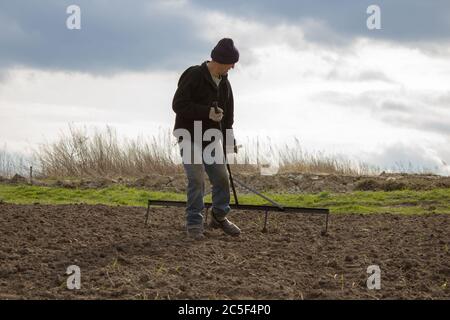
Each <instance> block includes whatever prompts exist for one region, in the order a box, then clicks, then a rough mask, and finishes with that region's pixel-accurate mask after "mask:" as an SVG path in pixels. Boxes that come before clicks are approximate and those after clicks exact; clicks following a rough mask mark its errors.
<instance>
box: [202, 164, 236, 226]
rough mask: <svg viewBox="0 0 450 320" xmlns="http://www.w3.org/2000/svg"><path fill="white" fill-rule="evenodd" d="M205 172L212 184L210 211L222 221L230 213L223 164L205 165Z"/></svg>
mask: <svg viewBox="0 0 450 320" xmlns="http://www.w3.org/2000/svg"><path fill="white" fill-rule="evenodd" d="M205 171H206V173H207V174H208V177H209V181H211V184H212V210H213V211H214V216H215V217H216V218H217V219H219V220H223V219H224V218H225V216H226V215H227V214H228V212H230V210H231V208H230V182H229V178H228V173H227V169H226V165H225V164H216V163H214V164H205Z"/></svg>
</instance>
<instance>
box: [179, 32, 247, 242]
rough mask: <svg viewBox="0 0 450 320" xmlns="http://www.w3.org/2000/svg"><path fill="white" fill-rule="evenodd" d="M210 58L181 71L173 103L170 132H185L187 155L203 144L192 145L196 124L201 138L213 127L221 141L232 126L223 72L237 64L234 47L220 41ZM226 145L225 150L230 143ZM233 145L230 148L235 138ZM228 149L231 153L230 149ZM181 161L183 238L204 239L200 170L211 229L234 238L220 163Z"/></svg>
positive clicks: (224, 173)
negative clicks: (184, 200)
mask: <svg viewBox="0 0 450 320" xmlns="http://www.w3.org/2000/svg"><path fill="white" fill-rule="evenodd" d="M211 59H212V61H205V62H203V63H202V64H201V65H199V66H198V65H197V66H192V67H189V68H188V69H187V70H185V71H184V72H183V74H182V75H181V77H180V79H179V81H178V88H177V90H176V92H175V96H174V98H173V103H172V108H173V110H174V111H175V113H176V118H175V127H174V132H175V131H176V130H177V129H186V130H187V131H189V133H190V136H191V143H192V150H193V151H195V150H197V152H201V151H203V150H204V148H205V146H206V145H207V143H205V142H202V143H201V146H198V145H195V142H194V121H201V125H202V137H203V133H204V132H205V131H206V130H208V129H211V128H215V129H222V132H223V137H224V138H225V137H226V134H225V130H227V129H232V127H233V122H234V119H233V117H234V102H233V92H232V90H231V85H230V82H229V81H228V71H229V70H230V69H232V68H234V65H235V63H237V62H238V60H239V51H238V50H237V49H236V47H235V46H234V42H233V40H232V39H229V38H224V39H222V40H220V41H219V42H218V44H217V45H216V47H214V49H213V50H212V52H211ZM215 107H216V108H217V109H216V108H215ZM216 111H218V112H216ZM226 140H227V139H226ZM179 142H181V140H179ZM225 143H226V144H227V145H229V144H230V141H225ZM233 143H235V141H234V139H233ZM233 149H234V150H235V152H236V148H235V145H234V148H233ZM199 150H200V151H199ZM181 151H182V152H183V151H184V150H181ZM182 152H181V154H182V155H183V153H182ZM184 159H185V158H184V157H183V167H184V170H185V172H186V176H187V179H188V186H187V206H186V231H187V235H188V236H189V237H191V238H194V239H196V240H200V239H203V238H204V237H205V236H204V229H203V209H204V202H203V197H204V193H205V185H204V172H205V171H206V173H207V175H208V178H209V180H210V182H211V184H212V209H211V223H210V226H211V227H212V228H216V229H222V230H223V231H224V232H225V233H226V234H228V235H232V236H237V235H239V234H240V229H239V228H238V227H237V226H236V225H235V224H234V223H232V222H230V221H229V220H228V219H227V218H226V216H227V214H228V213H229V211H230V185H229V180H228V175H227V170H226V165H225V164H224V161H221V162H220V163H216V162H214V163H212V164H208V163H206V162H205V161H204V159H203V156H201V163H195V162H193V158H191V160H192V161H184Z"/></svg>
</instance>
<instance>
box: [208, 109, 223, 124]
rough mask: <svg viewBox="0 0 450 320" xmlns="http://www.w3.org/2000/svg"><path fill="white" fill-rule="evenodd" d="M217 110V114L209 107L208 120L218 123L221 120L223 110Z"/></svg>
mask: <svg viewBox="0 0 450 320" xmlns="http://www.w3.org/2000/svg"><path fill="white" fill-rule="evenodd" d="M217 110H219V112H217V113H216V110H215V108H214V107H211V109H209V118H210V119H211V120H212V121H215V122H220V121H221V120H222V118H223V109H222V108H219V107H217Z"/></svg>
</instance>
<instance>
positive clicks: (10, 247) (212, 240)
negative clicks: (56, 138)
mask: <svg viewBox="0 0 450 320" xmlns="http://www.w3.org/2000/svg"><path fill="white" fill-rule="evenodd" d="M144 215H145V208H137V207H108V206H103V205H95V206H92V205H58V206H47V205H38V204H36V205H12V204H5V203H3V204H0V299H22V298H24V299H31V298H35V299H59V298H62V299H118V298H124V299H185V298H187V299H197V298H206V299H218V298H224V299H228V298H230V299H266V298H267V299H398V298H400V299H418V298H425V299H449V298H450V293H449V289H448V285H449V284H448V281H449V278H450V253H449V246H450V232H449V231H450V228H449V226H450V224H449V223H450V219H449V217H450V216H449V215H438V214H433V215H429V214H424V215H413V216H402V215H391V214H383V215H376V214H373V215H355V214H348V215H347V214H340V215H330V225H329V232H328V235H321V230H322V228H323V227H324V219H323V216H309V215H292V214H291V215H289V214H283V213H281V214H280V213H273V214H271V215H269V225H268V232H267V233H262V232H261V227H262V222H263V214H262V213H256V212H252V211H235V212H232V213H231V214H230V216H229V218H230V220H232V221H233V222H235V223H236V224H238V225H239V226H240V227H241V228H242V234H241V236H240V237H237V238H232V237H228V236H226V235H224V234H222V233H221V231H219V230H208V231H207V238H206V240H204V241H192V240H187V239H186V237H185V233H184V229H183V220H184V210H183V208H154V209H152V212H151V219H150V223H149V225H148V226H145V225H144ZM70 265H77V266H79V267H80V269H81V289H80V290H69V289H68V288H67V284H66V281H67V277H68V275H66V274H65V272H66V269H67V267H68V266H70ZM370 265H378V266H379V267H380V269H381V289H380V290H369V289H368V288H367V285H366V281H367V278H368V276H369V274H368V273H367V267H368V266H370Z"/></svg>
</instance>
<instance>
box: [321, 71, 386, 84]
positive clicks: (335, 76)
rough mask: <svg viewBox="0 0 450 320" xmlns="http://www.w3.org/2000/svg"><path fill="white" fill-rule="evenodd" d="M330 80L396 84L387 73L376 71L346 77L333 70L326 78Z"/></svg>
mask: <svg viewBox="0 0 450 320" xmlns="http://www.w3.org/2000/svg"><path fill="white" fill-rule="evenodd" d="M326 78H327V79H328V80H339V81H357V82H361V81H364V82H365V81H381V82H388V83H394V81H393V80H392V79H390V78H389V77H388V76H387V75H386V74H385V73H383V72H381V71H375V70H364V71H362V72H360V73H359V74H355V75H346V74H343V73H342V72H340V71H339V70H338V69H333V70H332V71H330V72H329V73H328V75H327V76H326Z"/></svg>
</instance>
